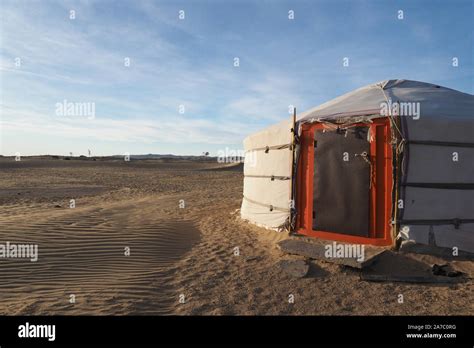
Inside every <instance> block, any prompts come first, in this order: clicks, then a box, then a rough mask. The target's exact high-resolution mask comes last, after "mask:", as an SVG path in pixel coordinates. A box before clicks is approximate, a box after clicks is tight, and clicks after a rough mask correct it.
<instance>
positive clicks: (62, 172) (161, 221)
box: [0, 158, 474, 315]
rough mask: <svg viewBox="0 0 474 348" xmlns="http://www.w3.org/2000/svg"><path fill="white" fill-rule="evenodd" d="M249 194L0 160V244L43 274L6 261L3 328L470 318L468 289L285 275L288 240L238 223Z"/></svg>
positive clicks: (220, 178) (209, 175) (197, 179)
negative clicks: (19, 318)
mask: <svg viewBox="0 0 474 348" xmlns="http://www.w3.org/2000/svg"><path fill="white" fill-rule="evenodd" d="M242 181H243V175H242V172H241V167H223V166H222V165H218V164H217V163H214V162H202V161H184V160H146V161H133V159H132V161H131V162H128V163H125V162H124V161H120V160H97V161H91V160H84V159H83V160H78V159H74V160H69V161H67V160H61V159H51V158H42V159H37V158H36V159H31V158H25V159H23V160H22V161H20V162H14V161H13V159H11V158H0V244H5V243H6V242H10V243H30V244H36V245H38V260H37V261H36V262H31V261H30V260H28V259H0V275H1V278H2V281H1V283H0V314H3V315H4V314H9V315H11V314H13V315H14V314H27V315H29V314H47V315H52V314H66V315H67V314H71V315H78V314H99V315H102V314H110V315H126V314H145V315H149V314H180V315H188V314H192V315H279V314H283V315H325V314H328V315H357V314H360V315H363V314H369V315H399V314H408V315H411V314H417V315H428V314H432V315H472V314H474V308H473V303H474V291H473V290H474V289H473V283H472V281H470V282H467V283H462V284H455V285H433V284H426V285H420V284H403V283H370V282H365V281H361V280H360V279H359V271H357V270H352V269H350V268H345V267H342V266H338V265H335V264H331V263H326V262H321V261H312V262H311V267H310V272H309V274H308V275H307V276H306V277H305V278H301V279H297V278H292V277H291V276H288V275H285V274H284V273H283V272H282V271H281V270H280V268H279V267H278V266H277V263H278V261H279V260H281V259H285V258H287V259H295V258H296V257H290V256H287V255H285V254H283V253H282V252H281V251H279V250H278V249H277V247H276V242H277V241H279V240H282V239H284V238H287V237H288V236H287V235H286V234H284V233H277V232H274V231H269V230H265V229H262V228H259V227H256V226H252V225H249V224H247V223H245V222H242V221H241V220H240V219H239V218H238V215H239V214H238V209H239V207H240V203H241V197H242ZM71 199H74V200H75V207H74V208H70V203H71V202H70V200H71ZM236 248H237V249H236ZM237 251H238V252H237ZM236 254H238V255H236ZM408 257H410V258H412V259H413V260H415V261H423V262H426V263H430V262H434V261H437V260H436V259H433V258H430V257H427V256H415V255H410V256H408ZM438 261H439V260H438ZM438 261H437V262H438ZM463 267H465V269H467V270H468V271H469V270H471V271H472V263H469V262H468V263H466V264H464V265H463ZM290 295H292V298H294V303H289V301H288V300H289V296H290ZM399 295H403V303H400V296H399Z"/></svg>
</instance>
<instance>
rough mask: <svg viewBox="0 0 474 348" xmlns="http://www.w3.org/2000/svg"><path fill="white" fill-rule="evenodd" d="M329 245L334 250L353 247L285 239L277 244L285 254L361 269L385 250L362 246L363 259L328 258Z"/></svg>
mask: <svg viewBox="0 0 474 348" xmlns="http://www.w3.org/2000/svg"><path fill="white" fill-rule="evenodd" d="M328 245H330V247H331V248H334V246H335V245H345V246H347V247H348V248H349V247H351V246H353V245H352V244H346V243H339V242H338V243H337V244H335V242H328V241H324V242H323V241H319V240H318V241H316V240H315V241H311V242H310V241H307V240H304V239H285V240H283V241H281V242H279V243H278V247H279V248H280V250H282V251H283V252H285V253H287V254H296V255H301V256H305V257H308V258H311V259H316V260H321V261H326V262H332V263H336V264H340V265H345V266H349V267H354V268H359V269H362V268H364V267H367V266H369V265H370V264H372V263H373V261H374V260H375V259H376V258H377V256H378V255H380V254H382V253H383V252H384V251H386V249H384V248H379V247H371V246H367V245H364V246H363V247H364V248H363V249H359V250H363V258H359V257H357V256H356V255H354V257H338V256H334V257H328V254H327V248H328V247H327V246H328Z"/></svg>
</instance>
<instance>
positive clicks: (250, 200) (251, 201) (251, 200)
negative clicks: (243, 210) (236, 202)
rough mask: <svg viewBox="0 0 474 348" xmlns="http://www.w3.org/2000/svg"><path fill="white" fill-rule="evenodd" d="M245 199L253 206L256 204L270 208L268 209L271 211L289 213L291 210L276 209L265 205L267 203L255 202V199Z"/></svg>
mask: <svg viewBox="0 0 474 348" xmlns="http://www.w3.org/2000/svg"><path fill="white" fill-rule="evenodd" d="M243 197H244V199H245V200H246V201H248V202H250V203H253V204H256V205H259V206H261V207H265V208H268V209H270V211H274V210H277V211H281V212H284V213H288V212H289V211H290V209H288V208H279V207H275V206H273V205H271V204H265V203H261V202H257V201H254V200H253V199H250V198H247V197H245V196H243Z"/></svg>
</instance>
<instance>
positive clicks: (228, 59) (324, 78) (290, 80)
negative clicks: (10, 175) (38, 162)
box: [0, 0, 474, 155]
mask: <svg viewBox="0 0 474 348" xmlns="http://www.w3.org/2000/svg"><path fill="white" fill-rule="evenodd" d="M473 3H474V2H473V1H471V0H466V1H463V0H452V1H431V0H430V1H413V0H409V1H383V0H374V1H357V0H355V1H342V0H341V1H337V0H336V1H335V0H332V1H319V0H315V1H257V0H252V1H249V0H242V1H217V0H194V1H140V0H134V1H132V0H115V1H111V0H100V1H57V2H56V1H49V0H44V1H18V0H2V1H1V2H0V9H1V21H0V40H1V42H0V48H1V50H0V83H1V92H2V93H1V94H2V95H1V111H2V114H1V117H2V120H1V142H0V145H1V147H0V154H3V155H13V154H15V153H17V152H19V153H20V154H22V155H32V154H69V152H73V153H74V154H77V155H79V154H86V153H87V150H88V149H91V150H92V154H94V155H111V154H123V153H125V152H129V153H132V154H144V153H162V154H163V153H174V154H201V153H202V152H203V151H209V152H210V153H211V154H216V153H217V151H218V150H223V149H225V148H226V147H228V148H230V149H240V148H242V140H243V138H244V137H245V136H246V135H248V134H250V133H252V132H254V131H258V130H260V129H262V128H264V127H265V126H267V125H270V124H273V123H276V122H278V121H280V120H282V119H284V118H285V117H289V114H288V106H289V105H290V104H291V105H295V106H296V107H297V109H298V110H299V111H304V110H306V109H309V108H311V107H314V106H316V105H318V104H321V103H323V102H325V101H327V100H330V99H332V98H335V97H337V96H339V95H341V94H343V93H346V92H349V91H351V90H353V89H355V88H358V87H361V86H363V85H367V84H370V83H373V82H377V81H380V80H385V79H392V78H406V79H411V80H420V81H425V82H431V83H436V84H440V85H443V86H446V87H450V88H454V89H458V90H461V91H463V92H468V93H471V94H472V93H473V91H474V83H473V81H474V73H473V71H474V70H473V24H472V23H473V22H474V18H473V17H474V14H473ZM71 10H73V11H75V19H70V11H71ZM180 10H184V11H185V18H184V19H183V20H182V19H179V11H180ZM289 10H293V11H294V14H295V18H294V20H289V19H288V11H289ZM399 10H402V11H403V15H404V19H403V20H400V19H398V18H397V16H398V11H399ZM126 57H129V58H130V66H125V64H124V62H125V58H126ZM235 57H238V58H239V60H240V66H239V67H234V58H235ZM344 57H348V58H349V66H348V67H344V66H343V64H342V63H343V58H344ZM453 57H457V58H458V60H459V66H458V67H453V66H452V59H453ZM18 58H20V65H19V66H18V64H15V63H17V62H18ZM64 100H67V101H69V102H87V103H94V105H95V117H94V118H91V117H84V116H78V115H75V116H61V115H58V114H57V113H56V104H57V103H62V102H63V101H64ZM180 105H184V113H180V112H179V111H180Z"/></svg>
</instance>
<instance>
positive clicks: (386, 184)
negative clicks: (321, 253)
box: [296, 118, 393, 246]
mask: <svg viewBox="0 0 474 348" xmlns="http://www.w3.org/2000/svg"><path fill="white" fill-rule="evenodd" d="M355 125H356V126H366V127H367V126H368V127H369V128H370V137H371V138H370V161H371V163H372V164H373V165H372V174H371V180H372V183H371V188H370V229H369V237H360V236H353V235H347V234H342V233H335V232H331V231H314V230H313V169H314V132H315V131H316V130H321V129H325V128H327V127H326V126H325V125H324V124H323V123H312V124H303V125H302V132H301V137H300V141H301V147H300V148H301V154H300V158H299V163H298V173H297V178H296V179H297V182H296V186H297V199H298V201H297V204H298V205H297V206H298V207H299V208H298V216H297V232H298V233H300V234H304V235H307V236H310V237H317V238H321V239H328V240H335V241H341V242H347V243H356V244H372V245H379V246H385V245H391V244H392V243H393V238H392V228H391V227H392V226H391V219H392V218H391V212H392V186H393V180H392V169H393V165H392V158H393V156H392V147H391V144H390V141H391V134H390V120H389V119H388V118H379V119H375V120H373V122H372V123H370V124H369V125H367V123H356V124H355ZM374 164H375V165H374ZM317 216H318V212H317V210H316V211H315V217H316V218H317Z"/></svg>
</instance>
